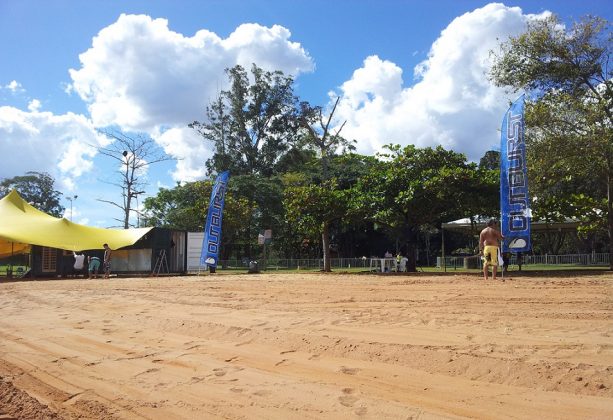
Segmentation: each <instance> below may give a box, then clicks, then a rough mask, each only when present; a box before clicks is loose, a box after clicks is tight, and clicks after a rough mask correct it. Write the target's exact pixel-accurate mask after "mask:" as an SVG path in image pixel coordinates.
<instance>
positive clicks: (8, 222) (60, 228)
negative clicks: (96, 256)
mask: <svg viewBox="0 0 613 420" xmlns="http://www.w3.org/2000/svg"><path fill="white" fill-rule="evenodd" d="M150 230H151V228H150V227H149V228H140V229H103V228H96V227H89V226H83V225H79V224H77V223H72V222H71V221H69V220H66V219H58V218H56V217H53V216H50V215H48V214H46V213H44V212H42V211H40V210H38V209H36V208H34V207H32V206H31V205H30V204H28V203H27V202H25V201H24V199H23V198H21V196H20V195H19V194H18V193H17V191H15V190H13V191H11V192H10V193H9V194H8V195H7V196H6V197H4V198H3V199H2V200H0V254H5V253H8V252H11V246H12V245H11V243H14V244H15V245H13V246H14V247H17V246H19V247H23V246H24V244H30V245H40V246H46V247H50V248H58V249H66V250H69V251H81V250H85V249H102V248H103V247H102V244H105V243H106V244H109V247H110V248H111V249H118V248H122V247H124V246H129V245H133V244H134V243H135V242H136V241H138V240H139V239H140V238H141V237H143V236H144V235H145V234H146V233H147V232H149V231H150ZM18 244H19V245H18Z"/></svg>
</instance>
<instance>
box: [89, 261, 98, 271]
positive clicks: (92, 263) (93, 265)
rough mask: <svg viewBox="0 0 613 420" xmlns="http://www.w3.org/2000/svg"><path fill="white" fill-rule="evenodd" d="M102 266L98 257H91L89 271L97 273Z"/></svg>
mask: <svg viewBox="0 0 613 420" xmlns="http://www.w3.org/2000/svg"><path fill="white" fill-rule="evenodd" d="M99 268H100V260H99V259H98V258H91V259H90V260H89V267H88V269H89V272H90V273H93V272H94V271H95V272H96V273H97V272H98V269H99Z"/></svg>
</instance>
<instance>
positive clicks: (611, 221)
mask: <svg viewBox="0 0 613 420" xmlns="http://www.w3.org/2000/svg"><path fill="white" fill-rule="evenodd" d="M611 172H612V171H611V169H610V168H609V173H608V174H607V213H608V214H607V222H608V226H607V227H608V231H609V270H613V201H612V200H613V179H611Z"/></svg>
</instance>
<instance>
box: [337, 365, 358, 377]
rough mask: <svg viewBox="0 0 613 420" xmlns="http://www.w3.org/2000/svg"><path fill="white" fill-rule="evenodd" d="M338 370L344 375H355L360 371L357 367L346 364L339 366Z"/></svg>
mask: <svg viewBox="0 0 613 420" xmlns="http://www.w3.org/2000/svg"><path fill="white" fill-rule="evenodd" d="M339 370H340V371H341V372H342V373H344V374H346V375H355V374H356V373H358V372H359V371H360V369H358V368H348V367H346V366H341V368H340V369H339Z"/></svg>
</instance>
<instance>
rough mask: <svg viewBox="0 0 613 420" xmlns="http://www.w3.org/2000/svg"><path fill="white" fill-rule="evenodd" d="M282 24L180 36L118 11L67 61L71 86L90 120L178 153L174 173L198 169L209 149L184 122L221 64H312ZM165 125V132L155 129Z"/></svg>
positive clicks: (218, 82)
mask: <svg viewBox="0 0 613 420" xmlns="http://www.w3.org/2000/svg"><path fill="white" fill-rule="evenodd" d="M290 36H291V33H290V31H289V30H288V29H286V28H284V27H282V26H279V25H274V26H272V27H264V26H261V25H258V24H243V25H240V26H239V27H238V28H236V30H235V31H234V32H233V33H231V34H230V35H229V36H228V37H227V38H221V37H219V36H218V35H216V34H215V33H213V32H210V31H208V30H204V29H203V30H200V31H198V32H196V33H195V34H194V35H193V36H185V35H183V34H180V33H177V32H174V31H172V30H170V29H169V27H168V21H167V20H166V19H161V18H159V19H153V18H151V17H149V16H146V15H124V14H122V15H121V16H120V17H119V19H118V20H117V21H116V22H115V23H113V24H111V25H109V26H108V27H106V28H104V29H102V30H101V31H100V32H99V33H98V35H97V36H95V37H94V39H93V42H92V46H91V48H89V49H88V50H87V51H85V52H84V53H82V54H81V55H80V56H79V59H80V62H81V67H80V68H79V69H71V70H70V76H71V78H72V86H71V87H72V90H73V91H74V92H76V93H77V94H78V95H79V96H80V97H81V98H82V99H83V100H84V101H86V102H87V104H88V109H89V112H90V114H91V118H92V121H93V123H94V125H95V126H96V127H105V126H109V125H116V126H119V127H120V128H121V129H123V130H127V131H133V132H134V131H140V132H146V133H148V134H150V135H152V136H153V137H154V138H156V139H158V140H159V143H160V144H161V145H162V146H163V147H164V149H165V151H166V152H167V153H169V154H172V155H173V156H175V157H178V158H181V159H182V160H180V161H179V163H178V165H177V172H176V173H175V174H174V177H175V179H177V178H180V179H181V180H191V179H194V177H201V176H202V175H203V174H204V170H203V165H204V161H205V160H206V158H207V157H208V156H210V154H207V150H206V148H205V147H203V146H202V145H200V144H199V143H202V140H201V139H200V140H199V141H197V140H196V139H195V138H194V136H193V135H192V134H190V133H187V130H186V129H185V127H186V126H187V124H189V123H191V122H192V121H194V120H202V119H203V118H204V110H205V107H206V106H207V105H208V104H209V103H210V101H211V100H212V99H214V97H215V96H217V95H218V94H219V91H220V90H221V89H224V88H225V87H226V83H227V77H226V75H225V73H224V69H225V68H228V67H233V66H234V65H236V64H240V65H242V66H244V67H246V68H250V67H251V64H252V63H256V64H258V66H260V67H262V68H264V69H266V70H282V71H283V72H285V73H286V74H292V75H294V76H295V75H298V74H299V73H300V72H308V71H312V70H313V67H314V65H313V62H312V60H311V58H310V57H309V55H308V54H307V52H306V51H305V50H304V49H303V48H302V47H301V46H300V44H298V43H296V42H292V41H290ZM161 132H164V134H163V135H159V133H161Z"/></svg>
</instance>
